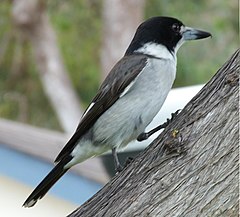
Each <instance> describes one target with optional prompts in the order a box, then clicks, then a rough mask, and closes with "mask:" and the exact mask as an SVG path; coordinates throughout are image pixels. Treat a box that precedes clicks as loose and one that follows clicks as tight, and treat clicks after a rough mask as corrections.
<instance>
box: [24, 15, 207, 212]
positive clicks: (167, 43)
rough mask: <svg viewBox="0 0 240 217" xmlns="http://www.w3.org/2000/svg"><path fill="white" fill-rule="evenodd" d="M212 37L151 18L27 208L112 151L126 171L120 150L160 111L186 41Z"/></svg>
mask: <svg viewBox="0 0 240 217" xmlns="http://www.w3.org/2000/svg"><path fill="white" fill-rule="evenodd" d="M113 25H114V24H113ZM210 36H211V34H210V33H209V32H206V31H203V30H199V29H195V28H191V27H188V26H185V25H184V24H183V23H182V22H181V21H180V20H178V19H176V18H173V17H165V16H157V17H151V18H149V19H147V20H146V21H144V22H143V23H141V24H140V25H139V26H138V28H137V30H136V32H135V35H134V36H133V38H132V41H131V43H130V45H129V47H128V48H127V50H126V52H125V54H124V55H123V57H122V58H121V59H120V60H119V61H118V62H117V63H116V64H115V65H114V67H113V68H112V70H111V71H110V72H109V74H108V75H107V77H106V78H105V80H104V81H103V83H102V84H101V86H100V87H99V89H98V91H97V93H96V95H95V97H94V98H93V100H92V101H91V103H90V105H89V106H88V107H87V109H86V111H85V112H84V113H83V115H82V117H81V119H80V122H79V124H78V126H77V128H76V131H75V132H74V133H73V136H72V137H71V138H70V140H69V141H68V142H67V143H66V145H65V146H64V148H63V149H62V150H61V151H60V153H59V154H58V156H57V158H56V159H55V166H54V168H53V169H52V170H51V171H50V172H49V173H48V175H47V176H46V177H45V178H44V179H43V180H42V181H41V182H40V184H39V185H38V186H37V187H36V188H35V189H34V191H33V192H32V193H31V194H30V196H29V197H28V198H27V199H26V201H25V202H24V204H23V206H24V207H32V206H34V205H35V204H36V202H37V201H38V200H40V199H41V198H42V197H43V196H44V195H45V194H46V193H47V192H48V191H49V189H50V188H51V187H52V186H53V185H54V184H55V183H56V182H57V181H58V180H59V179H60V178H61V176H63V175H64V174H65V173H66V172H67V171H68V170H69V169H70V168H71V167H72V166H74V165H76V164H78V163H81V162H83V161H85V160H87V159H89V158H91V157H95V156H98V155H101V154H103V153H105V152H107V151H109V150H112V155H113V158H114V165H115V168H116V171H121V169H122V166H121V164H120V162H119V160H118V156H117V150H118V149H119V148H123V147H125V146H127V144H128V143H129V142H131V141H133V140H136V139H137V138H138V136H139V135H141V134H144V132H145V128H146V127H147V126H148V125H149V123H150V122H151V121H152V120H153V118H154V117H155V116H156V114H157V113H158V112H159V110H160V109H161V107H162V105H163V103H164V101H165V99H166V97H167V95H168V93H169V91H170V89H171V87H172V85H173V82H174V80H175V77H176V66H177V57H176V53H177V51H178V49H179V48H180V46H181V45H182V44H183V43H184V42H185V41H190V40H197V39H203V38H207V37H210Z"/></svg>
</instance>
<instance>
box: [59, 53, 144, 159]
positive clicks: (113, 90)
mask: <svg viewBox="0 0 240 217" xmlns="http://www.w3.org/2000/svg"><path fill="white" fill-rule="evenodd" d="M146 64H147V57H146V56H145V55H131V56H127V57H123V58H122V59H121V60H120V61H119V62H118V63H117V64H116V65H115V66H114V67H113V69H112V70H111V71H110V73H109V74H108V76H107V77H106V79H105V80H104V82H103V83H102V85H101V86H100V88H99V90H98V92H97V95H96V96H95V97H94V99H93V100H92V103H94V105H93V106H92V107H91V108H90V109H89V111H87V112H86V113H85V114H84V115H83V117H82V119H81V121H80V123H79V125H78V127H77V129H76V132H75V133H74V135H73V136H72V137H71V139H70V140H69V141H68V142H67V144H66V145H65V146H64V148H63V149H62V151H61V152H60V153H59V154H58V156H57V158H56V160H55V162H59V161H61V160H62V159H64V158H65V156H68V155H69V154H71V152H72V150H73V149H74V147H75V146H76V144H77V141H78V140H79V139H80V138H81V136H82V135H84V134H85V133H86V132H87V131H88V130H89V129H90V128H91V127H92V126H93V124H94V123H95V122H96V120H97V119H98V118H99V117H100V116H101V115H102V114H103V113H104V112H105V111H106V110H108V109H109V108H110V107H111V106H112V105H113V104H114V102H116V100H117V99H118V98H119V97H120V95H121V93H122V92H123V91H124V90H125V88H126V87H127V86H128V85H129V84H130V83H131V82H132V81H134V79H135V78H136V77H137V76H138V74H139V73H140V72H141V71H142V69H143V68H144V67H145V65H146Z"/></svg>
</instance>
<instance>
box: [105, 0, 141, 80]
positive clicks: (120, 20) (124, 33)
mask: <svg viewBox="0 0 240 217" xmlns="http://www.w3.org/2000/svg"><path fill="white" fill-rule="evenodd" d="M144 4H145V0H138V1H136V0H124V3H123V1H122V0H104V1H103V45H102V51H101V67H102V79H104V78H105V77H106V75H107V74H108V73H109V71H110V70H111V68H112V66H113V65H114V64H115V63H116V62H117V61H118V60H119V59H120V58H121V57H122V56H123V54H124V52H125V50H126V47H127V46H128V45H129V41H130V40H131V39H132V37H133V35H134V31H135V29H136V28H137V26H138V25H139V23H140V22H141V21H142V19H143V14H144ZM113 24H114V25H113Z"/></svg>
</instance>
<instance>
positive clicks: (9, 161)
mask: <svg viewBox="0 0 240 217" xmlns="http://www.w3.org/2000/svg"><path fill="white" fill-rule="evenodd" d="M52 168H53V165H51V164H49V163H47V162H44V161H41V160H38V159H36V158H34V157H31V156H29V155H27V154H24V153H21V152H18V151H15V150H12V149H9V148H7V147H5V146H3V145H0V174H2V175H5V176H8V177H10V178H13V179H15V180H17V181H20V182H24V183H25V184H28V185H30V186H32V187H33V188H34V187H36V186H37V184H39V182H40V181H41V180H42V179H43V178H44V177H45V176H46V175H47V173H48V172H49V171H50V170H51V169H52ZM101 187H102V185H101V184H99V183H96V182H94V181H91V180H88V179H86V178H83V177H80V176H78V175H76V174H74V173H71V172H67V173H66V174H65V175H64V176H63V177H62V178H61V179H60V180H59V181H58V182H57V183H56V184H55V185H54V186H53V188H52V189H51V190H50V191H49V192H50V193H52V194H53V195H56V196H58V197H61V198H64V199H66V200H69V201H71V202H73V203H76V204H82V203H83V202H85V201H86V200H87V199H89V198H90V197H91V196H92V195H93V194H95V193H96V192H97V191H98V190H99V189H100V188H101ZM29 193H31V192H29Z"/></svg>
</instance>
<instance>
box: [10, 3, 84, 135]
mask: <svg viewBox="0 0 240 217" xmlns="http://www.w3.org/2000/svg"><path fill="white" fill-rule="evenodd" d="M12 15H13V21H14V24H15V25H16V26H17V27H18V29H19V30H20V32H21V33H22V35H23V37H26V38H27V39H29V40H30V41H31V44H32V47H33V53H34V55H35V60H36V65H37V68H38V70H39V75H40V78H41V81H42V84H43V87H44V90H45V92H46V95H47V96H48V98H49V100H50V102H51V104H52V106H53V108H54V110H55V111H56V114H57V117H58V119H59V121H60V124H61V126H62V127H63V129H64V130H65V131H66V132H69V133H72V132H73V131H74V130H75V127H76V125H77V122H78V120H79V118H80V117H81V114H82V110H81V108H80V103H79V100H78V97H77V95H76V93H75V92H74V88H73V87H72V84H71V81H70V79H69V77H68V73H67V72H66V69H65V67H64V65H63V61H62V59H61V55H60V51H59V49H58V46H57V39H56V35H55V33H54V30H53V29H52V27H51V25H50V22H49V18H48V15H47V13H46V0H15V1H13V10H12Z"/></svg>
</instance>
